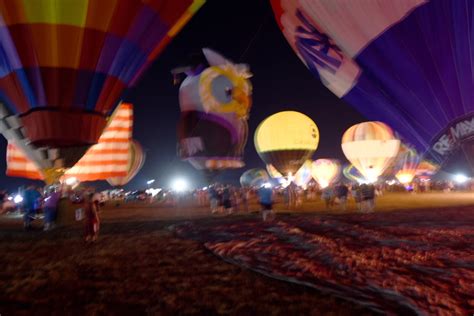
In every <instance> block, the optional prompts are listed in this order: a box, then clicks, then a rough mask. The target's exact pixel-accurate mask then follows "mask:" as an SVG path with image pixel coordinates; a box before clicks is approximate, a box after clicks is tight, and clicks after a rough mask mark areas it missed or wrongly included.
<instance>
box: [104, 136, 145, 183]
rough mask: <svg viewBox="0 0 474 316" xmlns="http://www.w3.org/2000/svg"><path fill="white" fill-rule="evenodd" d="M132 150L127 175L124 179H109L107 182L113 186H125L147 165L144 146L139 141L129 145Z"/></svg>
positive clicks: (130, 150)
mask: <svg viewBox="0 0 474 316" xmlns="http://www.w3.org/2000/svg"><path fill="white" fill-rule="evenodd" d="M129 146H130V149H129V153H128V155H129V158H128V164H127V167H128V171H127V175H126V176H124V177H112V178H107V179H106V180H107V182H108V183H109V184H110V185H111V186H114V187H116V186H124V185H125V184H127V183H128V182H130V180H132V179H133V178H134V177H135V176H136V175H137V173H138V171H140V169H141V168H142V167H143V164H144V163H145V153H144V152H143V149H142V146H141V145H140V144H139V143H138V142H137V141H135V140H134V141H131V142H130V143H129Z"/></svg>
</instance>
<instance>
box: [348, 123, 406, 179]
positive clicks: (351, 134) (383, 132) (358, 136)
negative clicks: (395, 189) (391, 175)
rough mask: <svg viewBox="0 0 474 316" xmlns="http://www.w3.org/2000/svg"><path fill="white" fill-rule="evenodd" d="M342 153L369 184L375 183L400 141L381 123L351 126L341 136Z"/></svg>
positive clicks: (393, 155)
mask: <svg viewBox="0 0 474 316" xmlns="http://www.w3.org/2000/svg"><path fill="white" fill-rule="evenodd" d="M341 146H342V151H343V152H344V155H345V156H346V158H347V160H349V161H350V162H351V163H352V164H353V165H354V166H355V167H356V168H357V170H359V171H360V173H362V175H363V176H364V178H365V179H366V180H368V181H369V182H375V181H376V180H377V178H378V177H379V176H380V175H381V174H382V173H383V172H384V170H385V168H387V167H388V166H389V165H390V163H391V162H392V160H393V159H394V158H395V156H396V155H397V153H398V150H399V148H400V140H398V139H396V138H395V136H394V134H393V131H392V130H391V129H390V127H388V126H387V125H386V124H384V123H382V122H364V123H360V124H356V125H353V126H352V127H350V128H349V129H348V130H347V131H346V132H345V133H344V135H343V136H342V145H341Z"/></svg>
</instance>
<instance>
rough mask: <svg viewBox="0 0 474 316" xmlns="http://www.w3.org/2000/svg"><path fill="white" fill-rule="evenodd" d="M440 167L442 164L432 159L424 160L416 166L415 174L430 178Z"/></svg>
mask: <svg viewBox="0 0 474 316" xmlns="http://www.w3.org/2000/svg"><path fill="white" fill-rule="evenodd" d="M439 168H440V165H438V164H436V163H434V162H432V161H429V160H422V161H421V162H420V164H419V165H418V167H417V168H416V172H415V174H416V176H417V177H419V178H424V179H428V178H430V177H431V176H433V175H434V174H436V173H437V172H438V170H439Z"/></svg>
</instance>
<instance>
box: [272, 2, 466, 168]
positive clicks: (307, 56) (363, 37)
mask: <svg viewBox="0 0 474 316" xmlns="http://www.w3.org/2000/svg"><path fill="white" fill-rule="evenodd" d="M271 4H272V7H273V11H274V13H275V17H276V20H277V22H278V23H279V26H280V28H281V30H282V32H283V34H284V36H285V37H286V39H287V40H288V43H289V44H290V45H291V47H292V48H293V50H294V51H295V52H296V54H297V55H298V57H299V58H300V59H301V60H302V61H303V62H304V64H305V65H306V66H307V67H308V68H309V70H310V71H311V72H312V73H313V74H314V75H315V76H317V77H319V78H320V79H321V81H322V83H323V84H324V85H325V86H326V87H327V88H328V89H330V90H331V91H332V92H333V93H334V94H336V95H337V96H338V97H340V98H342V99H344V100H345V101H347V103H349V104H351V105H352V106H354V107H355V108H356V109H357V110H358V111H359V112H361V113H362V114H364V115H365V116H366V117H367V118H368V119H370V120H377V121H383V122H386V123H387V124H389V125H390V126H391V127H392V128H393V129H394V130H395V131H397V132H398V133H400V135H401V137H402V139H403V140H404V141H405V142H407V143H409V144H410V145H411V146H413V147H414V148H415V149H416V150H417V151H418V152H419V153H420V154H422V155H424V158H428V159H431V160H433V161H435V162H437V163H438V164H439V163H442V162H443V161H445V159H446V158H447V157H449V155H450V154H451V153H453V152H455V151H456V149H458V148H460V147H461V148H463V149H464V150H465V152H466V153H467V156H468V159H469V158H471V159H472V158H473V157H474V155H473V153H474V152H473V151H472V148H473V146H472V144H473V143H474V114H473V113H474V102H473V100H474V89H472V83H473V79H472V78H473V77H474V75H473V69H474V68H473V67H474V66H473V65H474V64H473V63H472V53H471V49H470V43H471V42H472V40H471V35H472V21H473V19H474V2H472V1H424V0H404V1H385V0H374V1H342V0H332V1H325V0H271ZM368 17H370V18H368Z"/></svg>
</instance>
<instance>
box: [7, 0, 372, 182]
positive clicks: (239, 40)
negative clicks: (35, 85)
mask: <svg viewBox="0 0 474 316" xmlns="http://www.w3.org/2000/svg"><path fill="white" fill-rule="evenodd" d="M203 47H209V48H212V49H214V50H216V51H218V52H220V53H222V54H223V55H224V56H225V57H227V58H229V59H230V60H232V61H234V62H239V63H247V64H249V65H250V69H251V72H252V73H253V74H254V76H253V78H251V81H252V85H253V107H252V110H251V113H250V119H249V128H250V134H249V140H248V143H247V146H246V149H245V162H246V166H245V167H244V168H242V169H237V170H234V171H226V172H224V173H223V174H222V175H221V176H220V177H219V178H218V180H219V181H222V182H228V183H235V184H237V183H238V178H239V176H240V174H242V172H243V171H245V170H246V169H248V168H255V167H264V164H263V162H262V161H261V159H260V158H259V157H258V155H257V153H256V151H255V147H254V144H253V133H254V132H255V129H256V127H257V125H258V124H259V123H260V122H261V121H262V120H263V119H264V118H265V117H267V116H269V115H271V114H273V113H276V112H279V111H283V110H296V111H300V112H303V113H305V114H306V115H308V116H309V117H311V118H312V119H313V120H314V121H315V122H316V124H317V125H318V127H319V131H320V134H321V138H320V143H319V147H318V149H317V151H316V153H315V155H314V157H313V158H315V159H317V158H337V159H341V160H342V161H344V162H345V159H344V156H343V153H342V150H341V147H340V141H341V138H342V134H343V133H344V131H345V130H346V129H347V128H349V127H350V126H351V125H353V124H355V123H359V122H362V121H364V120H366V119H365V118H364V117H363V116H362V115H361V114H359V113H358V112H357V111H356V110H355V109H353V108H352V107H351V106H349V105H347V104H346V103H345V102H344V101H342V100H340V99H338V98H337V97H336V96H335V95H333V94H332V93H331V92H330V91H329V90H328V89H327V88H325V87H324V86H323V85H322V84H321V83H320V81H319V80H318V79H317V78H315V77H314V76H313V75H312V74H311V73H310V72H309V70H308V69H307V68H306V67H305V66H304V64H303V63H302V62H301V61H300V60H299V59H298V57H297V56H296V54H295V53H294V52H293V51H292V49H291V47H290V46H289V44H288V43H287V42H286V40H285V38H284V37H283V35H282V34H281V32H280V30H279V28H278V26H277V24H276V22H275V19H274V17H273V12H272V10H271V7H270V4H269V1H263V0H259V1H256V0H239V1H233V2H232V1H222V0H208V1H207V3H206V4H205V5H204V6H203V7H202V8H201V10H200V11H198V13H197V14H196V15H195V16H194V17H193V19H192V20H191V21H190V22H189V23H188V24H187V25H186V26H185V28H184V29H183V30H182V31H181V32H180V33H179V34H178V36H177V37H176V38H175V39H174V40H173V41H172V42H171V44H170V45H169V46H168V47H167V48H166V49H165V51H164V52H163V53H162V54H161V56H159V58H158V59H157V60H156V62H155V63H154V64H153V65H152V67H151V68H150V69H148V71H147V72H146V73H145V75H144V76H143V77H142V79H141V81H140V82H139V83H138V84H137V86H136V87H134V88H133V89H131V90H130V91H129V93H128V95H127V96H126V98H125V101H127V102H131V103H133V104H134V105H135V123H134V124H135V125H134V138H135V139H137V140H138V141H139V142H140V143H141V144H142V146H143V148H144V150H145V151H146V154H147V158H146V162H145V165H144V167H143V168H142V170H141V171H140V173H139V174H138V175H137V176H136V177H135V178H134V179H133V180H132V181H131V182H130V183H129V184H128V185H127V188H129V189H134V188H143V187H146V181H147V180H149V179H156V182H157V184H159V185H160V186H164V187H167V186H168V185H169V183H170V181H171V179H172V178H175V177H176V176H182V177H185V178H187V179H189V181H190V182H192V185H193V186H201V185H204V183H205V182H204V179H203V178H202V177H201V174H200V172H199V171H197V170H194V169H193V168H192V167H191V166H190V165H189V164H188V163H186V162H182V161H180V159H179V158H177V156H176V123H177V121H178V117H179V112H180V111H179V104H178V88H179V87H178V86H174V85H173V80H172V76H171V74H170V70H171V69H173V68H174V67H176V66H178V65H181V64H183V62H185V61H186V59H187V57H188V55H189V54H190V53H193V52H196V51H198V50H199V49H201V48H203ZM0 147H1V148H6V141H5V140H4V139H3V138H2V141H1V143H0ZM1 155H2V156H3V157H4V156H5V155H4V153H3V152H2V153H1ZM0 169H2V170H5V159H2V160H1V161H0ZM27 182H28V181H27V180H24V179H19V178H9V177H6V176H5V175H4V173H2V175H1V176H0V185H1V186H3V187H6V188H7V189H14V188H16V187H17V186H19V185H21V184H25V183H27ZM98 186H99V187H100V188H107V187H108V185H107V184H106V183H105V182H101V183H98Z"/></svg>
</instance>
